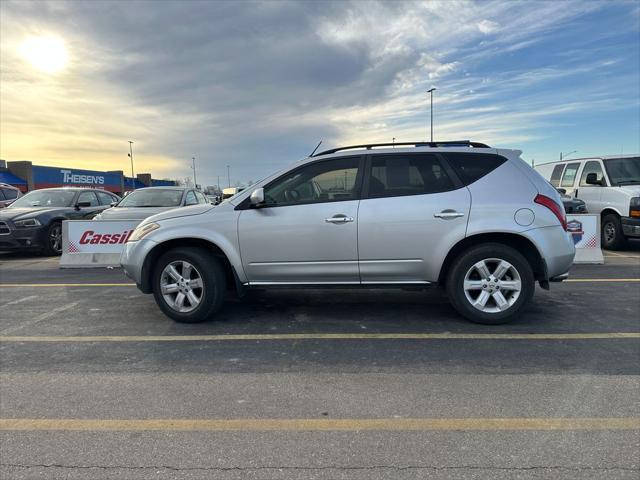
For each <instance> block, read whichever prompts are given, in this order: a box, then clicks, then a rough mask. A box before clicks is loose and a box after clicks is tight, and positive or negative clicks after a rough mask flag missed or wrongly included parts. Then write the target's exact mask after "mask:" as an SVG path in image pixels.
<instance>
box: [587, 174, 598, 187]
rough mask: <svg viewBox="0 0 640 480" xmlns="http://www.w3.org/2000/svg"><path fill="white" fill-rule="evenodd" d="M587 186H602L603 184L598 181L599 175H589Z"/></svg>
mask: <svg viewBox="0 0 640 480" xmlns="http://www.w3.org/2000/svg"><path fill="white" fill-rule="evenodd" d="M587 185H602V182H601V181H600V180H598V174H596V173H587Z"/></svg>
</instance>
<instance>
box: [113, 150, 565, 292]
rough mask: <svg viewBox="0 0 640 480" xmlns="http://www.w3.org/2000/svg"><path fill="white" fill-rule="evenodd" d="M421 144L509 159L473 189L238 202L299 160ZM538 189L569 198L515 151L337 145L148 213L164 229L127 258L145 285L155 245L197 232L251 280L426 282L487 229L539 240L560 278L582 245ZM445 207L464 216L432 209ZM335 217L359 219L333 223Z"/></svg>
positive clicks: (128, 249)
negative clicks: (288, 202) (226, 190)
mask: <svg viewBox="0 0 640 480" xmlns="http://www.w3.org/2000/svg"><path fill="white" fill-rule="evenodd" d="M417 151H425V152H429V153H432V152H465V153H468V152H470V151H471V152H473V153H489V154H496V153H497V154H499V155H502V156H504V157H506V158H507V159H508V161H507V162H505V163H504V164H502V165H501V166H499V167H498V168H496V169H495V170H493V171H492V172H490V173H489V174H487V175H485V176H484V177H482V178H480V179H479V180H477V181H476V182H474V183H472V184H471V185H469V186H468V187H462V188H458V189H457V190H453V191H449V192H444V193H435V194H426V195H410V196H403V197H385V198H379V199H363V200H349V201H344V202H327V203H315V204H307V205H295V206H279V207H270V208H260V209H236V207H237V206H239V205H240V204H241V203H242V202H243V201H244V200H245V199H246V198H247V197H249V196H250V195H251V193H252V191H253V190H254V189H256V188H260V187H264V185H266V184H267V183H269V182H270V181H271V180H273V179H275V178H278V177H279V176H280V175H282V174H284V173H286V172H288V171H289V170H290V169H291V168H296V167H299V166H301V165H304V164H307V163H311V162H315V161H317V160H322V159H326V158H338V157H341V156H354V155H368V154H376V153H402V152H407V153H416V152H417ZM539 193H540V194H542V195H545V196H548V197H550V198H552V199H553V200H554V201H556V202H557V203H558V204H559V205H562V202H561V199H560V196H559V194H558V192H557V191H556V190H555V189H554V188H553V187H552V186H551V185H550V184H549V183H548V182H547V181H546V180H544V178H543V177H542V176H541V175H540V174H538V173H537V172H535V171H534V170H533V169H531V168H530V167H529V166H528V165H527V164H526V163H525V162H524V161H523V160H522V159H521V158H520V152H519V151H517V150H496V149H484V148H474V149H469V148H468V147H459V148H458V147H453V148H452V147H446V148H396V149H390V148H389V149H375V150H371V151H365V150H362V151H344V152H338V153H334V154H331V155H327V156H322V157H312V158H307V159H305V160H302V161H300V162H296V163H295V164H293V165H292V166H291V167H289V168H286V169H284V170H282V171H280V172H278V173H276V174H274V175H271V176H269V177H267V178H265V179H264V180H262V181H260V182H258V183H256V184H254V185H253V186H252V188H250V189H247V190H245V191H243V192H240V193H239V194H237V195H236V196H234V197H233V198H231V199H229V200H227V201H226V202H223V203H222V204H220V205H218V206H217V207H215V208H213V207H211V206H205V205H201V206H194V207H187V208H180V209H174V210H171V211H168V212H164V213H161V214H158V215H154V216H152V217H149V218H147V219H146V220H144V221H143V222H142V224H141V225H143V224H146V223H148V222H156V223H158V224H160V226H161V228H158V229H157V230H155V231H153V232H151V233H150V234H149V235H148V236H147V237H145V238H144V239H143V240H141V241H138V242H130V243H127V244H126V246H125V249H124V252H123V254H122V259H121V263H122V265H123V266H124V268H125V270H126V271H127V273H128V274H129V275H130V276H131V277H132V278H133V279H134V280H135V281H136V282H137V283H140V281H141V271H142V264H143V263H144V260H145V258H146V256H147V255H148V254H149V252H151V250H152V249H153V248H154V247H155V246H157V245H159V244H161V243H163V242H166V241H169V240H175V239H189V238H196V239H201V240H206V241H208V242H210V243H212V244H214V245H215V246H217V247H218V248H220V249H221V250H222V252H223V253H224V254H225V255H226V256H227V258H228V260H229V262H230V264H231V265H232V267H233V268H234V270H235V273H236V274H237V277H238V280H239V281H240V282H241V283H244V284H249V285H292V284H297V285H329V284H332V285H343V284H344V285H350V284H360V283H362V284H370V285H374V284H426V283H431V282H436V281H438V278H439V274H440V270H441V268H442V265H443V262H444V260H445V258H446V256H447V254H448V253H449V251H450V250H451V249H452V248H453V247H454V246H455V245H456V244H457V243H458V242H459V241H462V240H463V239H464V238H466V237H470V236H474V235H481V234H485V233H509V234H516V235H520V236H522V237H524V238H526V239H528V240H529V241H531V242H532V243H533V245H535V247H536V249H537V250H538V252H539V253H540V256H541V257H542V258H543V259H544V261H545V263H546V266H547V270H548V276H549V277H554V276H558V275H561V274H564V273H566V272H567V271H568V270H569V268H570V266H571V263H572V261H573V257H574V255H575V248H574V245H573V241H572V240H571V237H570V235H569V234H568V233H567V232H565V231H564V230H563V228H562V227H561V226H560V225H559V222H558V219H557V218H556V217H555V215H554V214H553V213H552V212H551V210H549V209H548V208H546V207H544V206H542V205H539V204H537V203H535V202H534V198H535V197H536V195H537V194H539ZM443 211H446V212H449V213H452V212H453V213H455V214H456V215H454V216H453V217H448V218H440V217H436V216H434V215H437V214H440V213H442V212H443ZM184 214H186V215H187V216H184ZM457 214H460V215H457ZM335 215H345V216H347V217H349V218H352V219H353V221H350V222H346V223H340V224H333V223H328V222H326V221H325V220H326V219H328V218H330V217H333V216H335Z"/></svg>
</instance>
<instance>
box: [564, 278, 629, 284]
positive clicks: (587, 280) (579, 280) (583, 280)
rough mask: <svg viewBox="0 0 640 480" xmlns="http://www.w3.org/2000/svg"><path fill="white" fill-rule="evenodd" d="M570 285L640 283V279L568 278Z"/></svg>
mask: <svg viewBox="0 0 640 480" xmlns="http://www.w3.org/2000/svg"><path fill="white" fill-rule="evenodd" d="M565 282H568V283H591V282H594V283H597V282H631V283H633V282H640V278H568V279H567V280H565Z"/></svg>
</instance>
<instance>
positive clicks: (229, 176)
mask: <svg viewBox="0 0 640 480" xmlns="http://www.w3.org/2000/svg"><path fill="white" fill-rule="evenodd" d="M227 181H228V182H229V188H231V173H230V170H229V165H227Z"/></svg>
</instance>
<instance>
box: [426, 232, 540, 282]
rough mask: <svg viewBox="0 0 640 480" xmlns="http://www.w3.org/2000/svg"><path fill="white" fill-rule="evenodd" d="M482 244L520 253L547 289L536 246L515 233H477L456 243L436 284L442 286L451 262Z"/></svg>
mask: <svg viewBox="0 0 640 480" xmlns="http://www.w3.org/2000/svg"><path fill="white" fill-rule="evenodd" d="M484 243H501V244H503V245H506V246H508V247H511V248H514V249H515V250H517V251H518V252H520V253H521V254H522V255H523V256H524V258H525V259H526V260H527V262H529V265H530V266H531V269H532V270H533V274H534V276H535V279H536V280H537V281H539V282H540V284H541V285H542V286H543V287H545V288H546V287H548V281H549V279H548V273H547V266H546V264H545V261H544V259H543V258H542V255H540V252H539V250H538V248H537V247H536V245H535V244H534V243H533V242H532V241H531V240H529V239H528V238H527V237H525V236H523V235H519V234H517V233H479V234H476V235H471V236H469V237H465V238H463V239H462V240H460V241H459V242H458V243H456V244H455V245H454V246H453V248H451V250H449V253H448V254H447V256H446V257H445V259H444V262H443V263H442V267H441V268H440V275H439V276H438V283H439V284H440V285H444V284H445V283H446V281H447V275H448V273H449V270H450V268H451V265H452V264H453V261H454V260H455V259H456V258H457V257H458V256H459V255H460V254H461V253H462V252H463V251H465V250H467V249H469V248H471V247H475V246H476V245H481V244H484Z"/></svg>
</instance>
